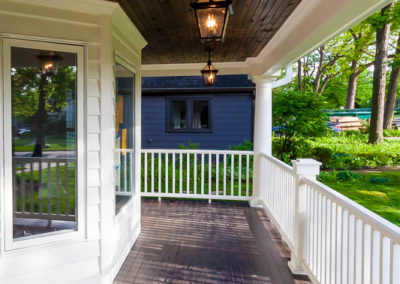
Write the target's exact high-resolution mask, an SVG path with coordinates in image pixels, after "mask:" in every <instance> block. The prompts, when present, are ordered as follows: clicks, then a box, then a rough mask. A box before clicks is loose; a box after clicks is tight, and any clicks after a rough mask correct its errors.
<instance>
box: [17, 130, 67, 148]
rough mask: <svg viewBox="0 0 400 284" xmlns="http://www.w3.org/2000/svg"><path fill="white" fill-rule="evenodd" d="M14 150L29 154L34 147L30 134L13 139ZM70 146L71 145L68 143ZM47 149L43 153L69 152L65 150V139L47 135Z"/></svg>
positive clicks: (33, 140)
mask: <svg viewBox="0 0 400 284" xmlns="http://www.w3.org/2000/svg"><path fill="white" fill-rule="evenodd" d="M13 143H14V146H15V147H14V150H15V151H17V152H31V151H33V148H34V147H35V145H34V144H35V137H33V135H32V134H24V135H22V136H21V137H19V138H17V139H16V138H14V139H13ZM70 144H71V143H70ZM46 145H48V147H47V148H45V149H44V151H66V150H71V149H68V148H67V146H68V145H67V139H66V137H65V136H60V135H49V136H46Z"/></svg>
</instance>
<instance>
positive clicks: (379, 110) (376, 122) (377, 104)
mask: <svg viewBox="0 0 400 284" xmlns="http://www.w3.org/2000/svg"><path fill="white" fill-rule="evenodd" d="M392 5H393V4H390V5H388V6H386V7H385V8H383V9H382V11H381V15H382V16H385V13H386V11H387V10H388V9H390V8H391V7H392ZM390 27H391V24H390V23H387V24H384V25H383V26H382V27H380V28H377V30H376V52H375V65H374V67H375V68H374V79H373V88H372V107H371V126H370V132H369V140H368V142H369V143H377V144H378V143H381V142H383V116H384V108H385V93H386V92H385V89H386V66H387V56H388V47H389V36H390Z"/></svg>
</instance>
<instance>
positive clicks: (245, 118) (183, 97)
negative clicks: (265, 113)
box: [142, 75, 255, 150]
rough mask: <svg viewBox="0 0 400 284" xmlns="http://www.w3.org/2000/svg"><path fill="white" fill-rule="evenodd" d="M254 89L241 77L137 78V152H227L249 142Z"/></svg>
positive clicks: (246, 79) (251, 128) (249, 82)
mask: <svg viewBox="0 0 400 284" xmlns="http://www.w3.org/2000/svg"><path fill="white" fill-rule="evenodd" d="M254 90H255V86H254V84H253V83H252V82H251V81H250V80H248V78H247V76H246V75H229V76H228V75H227V76H223V75H220V76H218V80H217V82H216V84H215V85H214V86H212V87H206V86H204V84H203V82H202V79H201V77H200V76H198V77H197V76H186V77H145V78H142V95H143V96H142V148H143V149H176V148H178V147H179V145H180V144H182V141H185V145H186V146H187V145H188V144H189V142H192V143H198V144H199V145H198V149H221V150H226V149H229V147H230V146H233V145H239V144H242V143H243V142H244V141H245V140H248V141H251V142H252V141H253V116H254Z"/></svg>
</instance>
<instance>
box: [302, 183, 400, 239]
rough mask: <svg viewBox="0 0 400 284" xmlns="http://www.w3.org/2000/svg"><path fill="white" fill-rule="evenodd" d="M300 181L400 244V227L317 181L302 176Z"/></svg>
mask: <svg viewBox="0 0 400 284" xmlns="http://www.w3.org/2000/svg"><path fill="white" fill-rule="evenodd" d="M301 182H302V183H305V184H307V185H309V186H310V187H312V188H313V189H315V190H317V191H319V192H321V193H322V194H323V195H325V196H327V197H329V198H330V199H331V200H332V201H334V202H336V203H337V204H338V205H340V206H342V207H343V209H345V210H347V211H348V212H349V213H351V214H353V215H354V216H356V217H358V218H360V219H362V220H363V221H364V222H365V223H366V224H368V225H370V226H371V227H372V229H373V230H376V231H379V232H381V233H382V234H383V235H385V236H386V237H390V238H391V239H393V240H394V241H395V242H396V243H397V244H400V227H398V226H396V225H395V224H393V223H391V222H389V221H388V220H386V219H384V218H382V217H381V216H379V215H377V214H375V213H374V212H372V211H370V210H368V209H367V208H365V207H363V206H362V205H360V204H358V203H356V202H354V201H353V200H351V199H349V198H347V197H346V196H344V195H343V194H341V193H339V192H337V191H335V190H334V189H332V188H330V187H328V186H326V185H324V184H323V183H320V182H319V181H316V180H311V179H309V178H303V179H302V180H301Z"/></svg>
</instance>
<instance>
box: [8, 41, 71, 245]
mask: <svg viewBox="0 0 400 284" xmlns="http://www.w3.org/2000/svg"><path fill="white" fill-rule="evenodd" d="M77 69H78V67H77V54H75V53H68V52H58V51H51V50H37V49H30V48H20V47H12V48H11V86H12V87H11V88H12V89H11V92H12V94H11V95H12V120H11V121H12V164H13V171H12V173H13V177H12V178H13V238H14V239H21V238H29V237H32V236H36V235H40V234H44V233H51V232H57V231H63V230H77V218H76V212H77V204H76V179H77V171H76V169H77V160H76V158H77V137H76V134H77V124H76V122H77V117H76V115H77V72H78V70H77Z"/></svg>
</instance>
